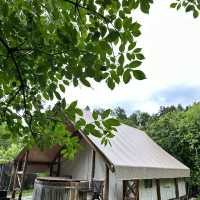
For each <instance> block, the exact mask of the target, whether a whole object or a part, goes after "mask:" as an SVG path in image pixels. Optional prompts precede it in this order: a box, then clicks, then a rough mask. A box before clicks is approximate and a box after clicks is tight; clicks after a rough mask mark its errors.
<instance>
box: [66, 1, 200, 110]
mask: <svg viewBox="0 0 200 200" xmlns="http://www.w3.org/2000/svg"><path fill="white" fill-rule="evenodd" d="M172 1H173V0H157V1H155V3H154V4H153V5H152V7H151V10H150V14H149V15H144V14H142V13H141V12H137V13H135V19H136V20H138V21H139V22H140V23H141V24H142V36H141V37H140V38H139V42H138V45H139V46H141V47H142V48H143V52H144V55H145V57H146V59H145V61H144V63H143V65H142V68H141V69H142V70H143V71H144V72H145V74H146V75H147V80H144V81H136V80H132V81H131V82H130V83H129V84H128V85H124V84H121V85H119V86H117V87H116V89H114V91H111V90H109V89H108V88H107V87H106V86H105V85H104V84H102V83H101V84H95V85H93V88H94V89H88V88H86V87H84V86H81V87H78V88H75V89H74V88H72V87H71V88H68V90H67V93H66V97H67V98H68V100H70V101H71V100H78V101H79V105H80V106H81V107H85V106H86V105H89V106H90V107H92V108H99V107H102V108H109V107H111V108H114V107H117V106H121V107H123V108H125V109H126V111H127V112H128V113H131V112H132V111H134V110H142V111H147V112H151V113H152V112H156V111H157V110H158V109H159V107H160V106H161V105H171V104H178V103H181V104H183V105H187V104H191V103H192V102H194V101H198V100H200V87H199V86H200V77H199V76H200V68H199V67H200V51H199V48H200V17H199V19H193V17H192V14H191V13H187V14H186V13H185V12H180V11H179V12H177V11H176V10H174V9H170V8H169V5H170V2H172Z"/></svg>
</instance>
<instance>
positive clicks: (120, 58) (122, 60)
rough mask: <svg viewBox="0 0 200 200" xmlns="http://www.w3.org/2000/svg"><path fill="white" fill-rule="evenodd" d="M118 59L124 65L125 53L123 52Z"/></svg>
mask: <svg viewBox="0 0 200 200" xmlns="http://www.w3.org/2000/svg"><path fill="white" fill-rule="evenodd" d="M118 61H119V64H120V65H122V66H123V65H124V55H123V54H121V55H120V57H119V60H118Z"/></svg>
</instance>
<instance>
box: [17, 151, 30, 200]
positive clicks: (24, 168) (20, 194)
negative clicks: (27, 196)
mask: <svg viewBox="0 0 200 200" xmlns="http://www.w3.org/2000/svg"><path fill="white" fill-rule="evenodd" d="M28 155H29V151H27V152H26V154H25V160H24V165H23V170H22V177H21V187H20V191H19V196H18V200H21V198H22V192H23V186H24V177H25V173H26V169H27V163H28V162H27V161H28Z"/></svg>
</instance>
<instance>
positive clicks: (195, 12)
mask: <svg viewBox="0 0 200 200" xmlns="http://www.w3.org/2000/svg"><path fill="white" fill-rule="evenodd" d="M198 16H199V12H198V11H197V10H194V11H193V17H194V18H197V17H198Z"/></svg>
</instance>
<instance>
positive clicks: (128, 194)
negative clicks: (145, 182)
mask: <svg viewBox="0 0 200 200" xmlns="http://www.w3.org/2000/svg"><path fill="white" fill-rule="evenodd" d="M123 200H139V180H127V181H123Z"/></svg>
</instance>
